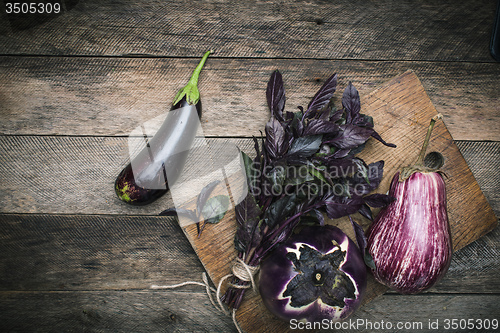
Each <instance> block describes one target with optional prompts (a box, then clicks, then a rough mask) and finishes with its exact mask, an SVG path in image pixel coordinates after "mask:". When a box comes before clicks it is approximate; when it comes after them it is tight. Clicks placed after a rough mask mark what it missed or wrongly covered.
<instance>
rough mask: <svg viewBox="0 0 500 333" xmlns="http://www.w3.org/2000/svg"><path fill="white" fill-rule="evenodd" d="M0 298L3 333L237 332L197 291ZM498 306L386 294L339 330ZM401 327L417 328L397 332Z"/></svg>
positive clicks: (487, 315)
mask: <svg viewBox="0 0 500 333" xmlns="http://www.w3.org/2000/svg"><path fill="white" fill-rule="evenodd" d="M0 299H1V300H2V302H0V330H2V331H3V332H14V331H15V332H34V331H51V332H54V331H55V332H82V331H83V332H137V333H139V332H224V333H228V332H236V329H235V328H234V326H233V324H232V322H231V320H230V318H229V317H226V316H224V315H222V314H220V313H219V312H217V310H216V309H214V308H213V307H212V305H211V304H210V303H209V302H208V300H207V297H206V295H204V294H200V293H194V292H178V291H157V292H152V291H121V292H120V291H116V292H113V291H108V292H95V291H87V292H85V291H78V292H28V293H25V292H0ZM499 301H500V296H498V295H475V296H472V295H426V296H425V297H422V296H402V295H384V296H382V297H380V298H378V299H377V300H375V301H373V302H371V303H370V304H369V305H367V306H365V307H362V308H360V309H359V311H357V312H356V313H355V314H354V315H353V317H351V318H352V321H354V323H359V325H360V326H354V327H355V328H354V329H349V328H348V329H339V330H334V331H335V332H369V331H373V329H371V330H370V326H365V325H369V324H368V322H371V323H372V325H374V324H375V322H377V323H379V324H380V322H381V321H382V320H383V321H384V323H386V324H387V323H389V322H390V323H391V324H392V325H394V327H393V328H392V329H380V330H377V332H379V331H380V332H391V333H392V332H396V331H397V332H400V331H405V332H408V331H409V332H436V330H432V329H429V327H428V324H429V320H431V321H433V322H435V321H436V320H437V321H438V322H439V328H440V330H438V331H441V332H442V331H444V330H445V329H444V327H445V326H444V325H445V322H444V321H445V320H446V319H451V318H457V317H459V316H460V317H461V318H473V319H478V318H480V319H483V320H485V319H489V320H492V319H498V310H497V305H498V302H499ZM180 304H182V305H180ZM409 304H412V306H409ZM415 309H417V310H415ZM399 322H401V323H403V324H405V323H406V322H408V323H410V325H415V326H411V329H407V330H396V329H395V328H396V325H398V323H399ZM420 325H421V326H420ZM286 331H287V332H296V331H297V330H292V329H289V330H286ZM315 331H317V332H332V331H333V330H329V329H328V330H327V329H320V330H315ZM490 331H492V330H490ZM248 332H251V331H248ZM467 332H485V331H484V330H479V329H473V330H467ZM486 332H487V331H486Z"/></svg>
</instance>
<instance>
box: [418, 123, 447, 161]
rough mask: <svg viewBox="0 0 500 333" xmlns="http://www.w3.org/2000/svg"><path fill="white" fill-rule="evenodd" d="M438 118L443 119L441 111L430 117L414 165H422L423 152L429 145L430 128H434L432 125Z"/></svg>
mask: <svg viewBox="0 0 500 333" xmlns="http://www.w3.org/2000/svg"><path fill="white" fill-rule="evenodd" d="M438 119H443V115H442V114H441V113H438V114H437V115H435V116H434V117H432V119H431V123H430V124H429V128H428V129H427V135H426V136H425V140H424V143H423V144H422V149H421V150H420V154H419V155H418V158H417V162H416V163H415V166H423V165H424V158H425V152H426V151H427V147H428V146H429V141H430V139H431V133H432V130H433V129H434V125H435V124H436V121H437V120H438Z"/></svg>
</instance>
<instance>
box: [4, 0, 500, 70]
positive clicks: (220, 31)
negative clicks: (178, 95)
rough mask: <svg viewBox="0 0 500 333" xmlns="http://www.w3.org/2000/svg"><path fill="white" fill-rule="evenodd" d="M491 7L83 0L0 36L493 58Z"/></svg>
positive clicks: (141, 46) (151, 49) (79, 46)
mask: <svg viewBox="0 0 500 333" xmlns="http://www.w3.org/2000/svg"><path fill="white" fill-rule="evenodd" d="M73 2H74V1H73ZM494 12H495V3H494V1H488V0H483V1H474V2H470V1H463V0H462V1H454V2H439V3H430V2H428V1H423V0H420V1H413V2H407V1H404V2H402V1H385V2H380V1H378V2H370V3H366V2H364V1H347V0H344V1H336V2H335V3H325V2H321V1H281V2H279V3H275V2H269V1H246V2H238V3H237V4H235V3H234V2H232V1H227V0H225V1H196V2H193V1H187V0H183V1H161V2H158V1H148V2H144V1H142V2H137V1H132V0H120V1H112V2H111V1H97V0H93V1H80V2H79V3H78V4H77V5H76V6H75V7H73V8H72V9H71V10H68V11H66V12H64V13H62V14H60V15H58V16H57V17H55V18H53V19H51V20H48V21H45V22H40V24H38V25H36V26H32V27H29V28H26V29H23V27H21V26H19V24H16V22H15V21H11V22H10V24H9V20H3V21H2V23H1V25H2V28H1V30H7V31H8V30H9V25H10V32H8V33H6V34H2V35H0V45H2V46H3V47H2V54H12V55H19V54H22V55H24V54H31V55H32V54H36V55H57V56H59V55H85V56H88V55H91V56H123V55H134V56H135V55H140V56H144V55H146V56H169V57H171V56H190V57H192V56H196V55H197V54H198V53H199V52H200V49H202V50H208V49H214V50H216V51H217V54H218V55H219V56H221V57H266V58H284V57H286V58H298V59H301V58H316V59H318V58H319V59H362V60H366V59H371V60H393V59H400V60H433V61H435V60H445V61H486V62H493V59H492V58H491V56H490V55H489V52H488V44H489V39H490V32H491V29H492V24H493V18H494ZM131 13H133V14H131ZM12 17H15V15H13V16H12ZM21 23H23V22H21ZM6 26H7V27H6ZM192 41H196V42H192Z"/></svg>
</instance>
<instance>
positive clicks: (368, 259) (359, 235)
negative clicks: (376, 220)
mask: <svg viewBox="0 0 500 333" xmlns="http://www.w3.org/2000/svg"><path fill="white" fill-rule="evenodd" d="M349 220H350V221H351V224H352V227H353V229H354V232H355V233H356V242H357V243H358V247H359V250H360V251H361V253H362V254H363V258H364V261H365V265H366V266H368V267H370V268H371V269H375V262H374V261H373V258H372V256H371V255H370V253H369V252H368V249H367V248H366V246H367V244H368V242H367V239H366V236H365V232H364V231H363V228H362V227H361V226H360V225H359V224H358V223H356V221H354V220H353V219H352V218H351V217H350V216H349Z"/></svg>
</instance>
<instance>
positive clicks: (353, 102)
mask: <svg viewBox="0 0 500 333" xmlns="http://www.w3.org/2000/svg"><path fill="white" fill-rule="evenodd" d="M342 106H343V107H344V109H345V112H346V121H347V123H351V121H352V120H354V119H356V118H357V116H358V114H359V111H360V110H361V102H360V100H359V93H358V90H357V89H356V88H354V86H353V85H352V83H351V82H349V84H348V85H347V87H346V88H345V90H344V94H343V95H342Z"/></svg>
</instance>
